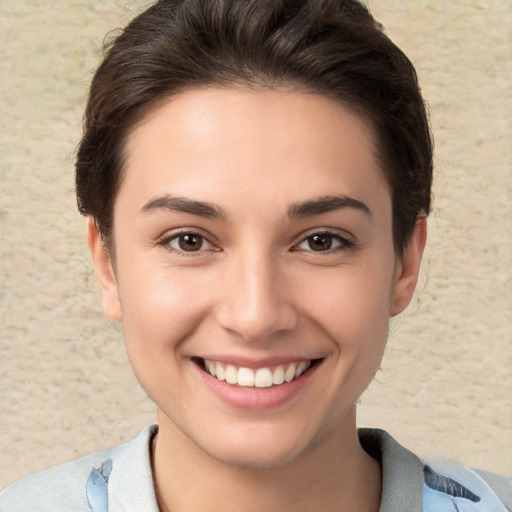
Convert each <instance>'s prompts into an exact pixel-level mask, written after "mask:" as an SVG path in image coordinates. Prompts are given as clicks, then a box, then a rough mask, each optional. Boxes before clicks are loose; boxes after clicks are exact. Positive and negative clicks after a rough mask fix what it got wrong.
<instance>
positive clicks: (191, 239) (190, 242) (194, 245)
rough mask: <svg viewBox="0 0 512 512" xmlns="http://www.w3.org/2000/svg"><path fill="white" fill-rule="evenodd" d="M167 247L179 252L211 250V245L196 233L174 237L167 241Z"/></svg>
mask: <svg viewBox="0 0 512 512" xmlns="http://www.w3.org/2000/svg"><path fill="white" fill-rule="evenodd" d="M169 245H170V246H171V247H172V248H173V249H174V250H176V251H181V252H198V251H201V250H205V249H210V248H211V244H210V243H209V242H208V241H207V240H206V239H205V238H204V237H202V236H201V235H198V234H196V233H182V234H181V235H178V236H175V237H174V238H172V239H171V240H170V241H169Z"/></svg>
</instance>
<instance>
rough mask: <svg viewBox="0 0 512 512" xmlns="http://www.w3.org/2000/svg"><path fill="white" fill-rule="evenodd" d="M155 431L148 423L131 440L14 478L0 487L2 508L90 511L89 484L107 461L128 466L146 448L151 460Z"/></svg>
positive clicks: (9, 510)
mask: <svg viewBox="0 0 512 512" xmlns="http://www.w3.org/2000/svg"><path fill="white" fill-rule="evenodd" d="M153 432H154V427H147V428H146V429H144V430H143V431H142V432H141V433H140V434H139V436H138V437H137V438H136V439H134V440H133V441H131V442H129V443H126V444H124V445H121V446H118V447H116V448H112V449H110V450H105V451H98V452H94V453H92V454H90V455H86V456H85V457H81V458H79V459H76V460H73V461H70V462H66V463H64V464H60V465H58V466H54V467H52V468H49V469H45V470H43V471H40V472H38V473H35V474H33V475H30V476H28V477H26V478H23V479H21V480H19V481H17V482H14V483H13V484H11V485H9V486H8V487H6V488H5V489H3V490H2V491H0V511H1V512H26V511H28V510H36V509H37V511H38V512H60V511H62V512H69V511H70V510H73V511H76V512H82V511H84V512H85V511H87V512H90V510H91V508H90V506H89V500H88V492H87V487H88V486H90V484H91V481H92V480H93V478H94V476H95V475H101V474H102V473H101V471H102V468H104V467H105V465H107V466H108V465H112V464H113V465H114V466H116V463H117V464H118V465H123V466H124V465H125V464H126V462H128V463H129V460H130V459H134V458H136V457H137V453H144V452H145V454H146V459H148V461H149V452H148V450H147V446H148V442H149V439H150V438H151V436H152V433H153ZM127 459H128V460H127ZM106 476H107V477H108V475H106ZM106 481H108V478H106ZM88 482H89V483H88ZM93 483H94V482H93Z"/></svg>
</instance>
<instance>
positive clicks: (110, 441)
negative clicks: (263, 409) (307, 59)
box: [0, 0, 512, 486]
mask: <svg viewBox="0 0 512 512" xmlns="http://www.w3.org/2000/svg"><path fill="white" fill-rule="evenodd" d="M145 3H146V2H141V1H139V2H122V1H121V0H96V1H92V0H38V1H37V0H1V3H0V9H1V12H0V14H1V16H0V23H1V26H0V37H1V48H0V62H1V65H2V71H1V91H0V92H1V94H0V123H1V125H0V138H1V139H0V142H1V148H0V172H1V177H0V180H1V182H0V183H1V190H0V223H1V224H0V229H1V242H0V243H1V246H0V257H1V263H0V265H1V266H0V297H1V310H0V314H1V331H0V336H1V339H0V358H1V359H0V372H1V374H0V375H1V377H0V397H1V398H0V407H1V409H0V486H2V485H5V484H7V483H9V482H11V481H13V480H14V479H16V478H19V477H21V476H23V475H26V474H28V473H30V472H33V471H35V470H39V469H41V468H44V467H46V466H48V465H53V464H55V463H58V462H61V461H64V460H67V459H70V458H74V457H77V456H79V455H82V454H85V453H87V452H89V451H92V450H95V449H99V448H104V447H109V446H112V445H114V444H119V443H120V442H122V441H124V440H128V439H130V438H131V437H133V436H134V435H135V434H136V433H137V432H138V430H139V429H140V428H141V427H142V426H143V425H145V424H146V423H148V422H150V421H153V419H154V413H153V406H152V404H151V403H150V402H149V401H148V399H147V398H146V397H145V396H144V394H143V392H142V391H141V390H140V389H139V387H138V385H137V383H136V382H135V380H134V378H133V377H132V375H131V371H130V369H129V366H128V363H127V361H126V357H125V355H124V349H123V344H122V337H121V332H120V330H119V328H118V327H116V326H112V325H111V324H110V322H109V321H107V320H106V319H105V318H104V317H103V314H102V312H101V309H100V301H99V294H98V291H97V288H96V284H95V280H94V276H93V274H92V269H91V265H90V262H89V259H88V255H87V254H86V248H85V243H84V239H83V231H84V229H83V219H81V218H80V217H79V215H78V214H77V213H76V210H75V203H74V197H73V153H74V149H75V147H76V144H77V142H78V140H79V136H80V122H81V115H82V109H83V103H84V98H85V91H86V87H87V84H88V82H89V80H90V78H91V73H92V71H93V69H94V67H95V65H96V64H97V62H98V58H99V55H100V53H101V43H102V38H103V36H104V34H105V33H106V32H107V31H108V30H110V29H112V28H116V27H120V26H123V25H124V24H125V22H126V21H127V20H128V19H129V18H130V16H131V15H132V14H133V13H134V12H135V11H136V10H137V9H139V8H140V7H141V6H142V5H144V4H145ZM371 6H372V7H373V8H374V12H375V14H376V15H377V16H378V17H379V18H380V19H381V21H382V22H383V23H384V25H385V26H386V29H387V31H388V33H389V34H391V35H392V37H393V39H394V40H395V41H396V42H397V43H398V44H399V45H400V46H402V47H403V48H404V49H405V51H406V52H407V53H408V54H409V56H410V57H411V58H412V60H413V61H414V62H415V63H416V65H417V69H418V72H419V75H420V79H421V82H422V85H423V89H424V93H425V96H426V97H427V98H428V100H429V103H430V107H431V111H432V124H433V128H434V132H435V136H436V149H437V157H436V167H437V170H436V173H437V182H436V194H435V195H436V198H435V208H434V212H433V214H432V217H431V221H430V237H429V245H428V251H427V256H426V259H425V261H424V273H423V276H422V279H421V282H420V285H419V291H418V293H417V296H416V299H415V301H414V303H413V305H412V306H411V307H410V309H409V310H408V312H407V313H406V314H404V315H402V317H401V318H400V319H398V320H397V321H395V322H394V323H393V325H392V333H391V336H390V343H389V349H388V352H387V355H386V358H385V360H384V362H383V364H382V370H381V371H380V372H379V374H378V375H377V378H376V380H375V382H374V383H373V384H372V386H371V387H370V390H369V391H368V392H367V393H366V395H365V396H364V397H363V399H362V404H361V407H360V416H359V422H360V424H361V425H369V426H380V427H383V428H386V429H388V430H389V431H390V432H391V433H392V434H393V435H395V436H396V437H397V438H398V439H399V440H400V441H401V442H402V443H403V444H405V445H406V446H408V447H410V448H411V449H412V450H414V451H416V452H417V453H418V454H420V455H434V456H437V455H445V456H448V457H451V458H455V459H457V460H461V461H464V462H465V463H467V464H470V465H474V466H479V467H482V468H486V469H490V470H494V471H497V472H501V473H505V474H509V475H512V433H511V432H512V429H511V427H512V375H511V362H512V361H511V360H512V348H511V337H512V336H511V332H512V318H511V311H512V286H511V281H512V261H511V260H512V225H511V222H512V221H511V219H512V215H511V214H512V212H511V209H512V208H511V201H510V198H511V193H512V172H511V169H512V154H511V140H512V137H511V136H512V133H511V131H512V130H511V123H510V119H511V115H512V92H511V88H512V79H511V76H512V74H511V67H512V66H511V62H512V45H511V40H510V34H511V26H512V2H509V1H508V0H501V1H500V0H464V1H450V2H447V1H445V0H422V1H419V0H401V1H399V0H373V1H372V2H371Z"/></svg>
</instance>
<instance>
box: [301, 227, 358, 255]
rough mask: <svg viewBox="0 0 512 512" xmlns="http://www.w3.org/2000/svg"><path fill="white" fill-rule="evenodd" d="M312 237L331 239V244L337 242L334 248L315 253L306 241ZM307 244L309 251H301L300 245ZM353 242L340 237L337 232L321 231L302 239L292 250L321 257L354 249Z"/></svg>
mask: <svg viewBox="0 0 512 512" xmlns="http://www.w3.org/2000/svg"><path fill="white" fill-rule="evenodd" d="M314 237H328V238H330V239H331V241H332V242H337V243H338V245H337V246H336V247H333V248H331V247H329V248H327V249H325V250H320V251H315V250H313V249H312V248H311V245H309V243H308V241H311V240H312V239H313V238H314ZM305 243H308V245H309V249H301V247H300V246H301V245H302V244H305ZM354 245H355V244H354V242H353V241H352V240H349V239H348V238H346V237H344V236H341V235H340V233H339V232H337V231H330V230H323V231H315V232H313V233H311V234H309V235H308V236H306V237H304V238H303V239H302V240H301V241H300V242H299V244H297V245H296V246H295V248H294V250H296V251H304V252H311V253H314V254H321V255H329V254H333V253H337V252H340V251H344V250H347V249H350V248H352V247H354Z"/></svg>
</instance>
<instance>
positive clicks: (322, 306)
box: [87, 88, 426, 512]
mask: <svg viewBox="0 0 512 512" xmlns="http://www.w3.org/2000/svg"><path fill="white" fill-rule="evenodd" d="M375 148H376V145H375V140H374V134H373V131H372V128H371V126H369V125H368V123H367V122H366V121H365V120H364V119H362V118H361V117H360V116H358V115H356V114H355V113H353V112H351V111H350V110H349V109H347V108H346V107H343V106H342V105H340V104H337V103H334V102H333V101H331V100H329V99H326V98H324V97H321V96H318V95H313V94H306V93H301V92H296V91H295V92H291V91H286V90H267V89H265V90H249V89H243V88H207V89H201V90H191V91H188V92H184V93H181V94H179V95H177V96H175V97H173V98H171V99H170V100H169V102H167V103H165V104H164V105H163V106H159V107H158V108H157V109H156V110H155V111H154V112H153V113H152V114H151V115H149V116H147V117H146V118H145V119H144V120H143V122H142V123H140V124H139V125H138V126H137V127H136V128H135V130H134V131H133V132H132V133H131V135H130V136H129V138H128V140H127V145H126V156H127V161H126V168H125V177H124V179H123V183H122V185H121V187H120V190H119V193H118V197H117V199H116V203H115V208H114V231H113V235H114V241H115V242H114V243H115V255H116V257H115V261H112V260H111V258H110V256H109V254H108V252H107V251H106V250H105V248H104V247H103V245H102V243H101V239H100V237H99V235H98V232H97V230H96V228H95V225H94V220H93V219H89V220H88V225H87V233H88V242H89V247H90V250H91V253H92V256H93V260H94V263H95V267H96V271H97V275H98V279H99V282H100V286H101V290H102V296H103V304H104V309H105V312H106V314H107V315H108V316H109V317H110V318H111V319H113V320H115V321H118V322H122V323H123V328H124V334H125V339H126V347H127V351H128V355H129V358H130V361H131V364H132V366H133V369H134V372H135V374H136V376H137V378H138V380H139V382H140V383H141V385H142V386H143V388H144V389H145V390H146V391H147V392H148V394H149V395H150V396H151V397H152V399H153V400H154V401H155V403H156V405H157V407H158V423H159V433H158V436H157V438H156V439H155V441H154V443H153V472H154V480H155V485H156V490H157V496H158V500H159V505H160V507H161V509H162V510H163V511H165V510H173V511H174V512H177V511H179V512H186V511H204V510H209V511H216V510H219V511H220V510H222V511H225V510H246V511H252V510H254V511H256V510H262V509H263V507H265V510H275V511H277V510H279V511H286V510H294V511H297V510H299V511H300V510H304V511H306V510H319V511H322V510H324V511H331V510H339V511H344V510H360V511H363V512H364V511H377V510H378V507H379V502H380V482H381V476H380V468H379V465H378V464H377V462H376V461H374V460H373V459H372V458H371V457H369V456H368V455H367V454H366V452H364V450H363V449H362V448H361V446H360V445H359V442H358V439H357V433H356V414H355V408H356V406H355V403H356V401H357V399H358V398H359V396H360V395H361V394H362V392H363V391H364V390H365V389H366V387H367V386H368V384H369V383H370V381H371V380H372V378H373V376H374V375H375V372H376V371H377V369H378V366H379V363H380V361H381V358H382V354H383V351H384V348H385V344H386V338H387V331H388V326H389V318H390V316H393V315H396V314H398V313H400V312H401V311H402V310H403V309H404V308H405V307H406V306H407V305H408V303H409V302H410V300H411V297H412V294H413V291H414V287H415V285H416V280H417V276H418V270H419V265H420V260H421V255H422V252H423V248H424V245H425V237H426V220H425V217H424V216H423V215H420V216H419V218H418V221H417V224H416V229H415V231H414V233H413V235H412V236H411V239H410V240H409V242H408V245H407V247H406V250H405V254H404V256H403V258H401V259H399V258H397V256H396V254H395V252H394V248H393V240H392V206H391V195H390V191H389V188H388V186H387V184H386V181H385V178H384V173H383V171H382V169H381V168H380V163H379V159H378V157H377V155H376V149H375ZM175 198H181V199H180V201H181V202H180V201H176V200H175ZM184 198H186V201H185V200H184ZM325 198H331V200H330V201H325ZM332 198H336V199H337V201H333V200H332ZM339 198H342V199H343V200H342V201H339ZM346 198H350V200H349V201H347V200H346ZM169 199H171V200H169ZM191 201H192V203H191ZM194 201H195V202H197V201H200V202H201V206H204V204H203V203H206V206H207V207H208V208H210V210H208V208H207V209H206V212H207V213H208V215H205V210H204V208H203V210H201V211H198V207H197V203H194ZM322 201H323V202H322ZM311 204H314V205H316V206H317V209H316V210H318V205H319V204H320V205H321V206H322V207H323V209H326V210H327V211H323V212H319V211H316V210H315V209H314V208H312V207H311ZM326 204H327V206H326ZM308 205H309V206H308ZM361 205H363V206H361ZM184 209H185V210H187V211H183V210H184ZM326 232H329V233H331V234H326ZM183 233H189V234H191V233H193V234H195V236H197V237H202V238H196V239H195V240H196V242H198V243H197V244H196V245H194V249H198V250H194V251H189V252H186V251H183V250H181V249H180V244H179V242H180V240H181V242H183V241H184V239H183V238H179V235H180V234H181V235H182V236H183ZM315 234H320V235H321V236H322V237H324V238H323V241H327V242H330V243H331V248H330V249H328V250H319V246H318V245H315V244H314V243H313V244H312V245H311V242H312V241H313V242H314V240H313V238H312V236H313V235H315ZM201 244H202V245H201ZM327 245H328V244H327ZM322 247H323V246H322ZM197 358H206V359H213V360H219V361H228V362H235V363H236V362H240V364H239V365H240V366H243V365H252V366H254V367H258V366H265V364H263V363H269V364H270V362H279V361H281V360H297V361H299V360H304V359H308V360H309V359H315V360H317V359H318V360H320V361H321V362H320V363H319V364H317V365H316V366H315V368H314V371H312V372H311V373H310V375H309V376H308V378H307V381H306V380H305V382H306V383H305V384H304V385H303V386H302V387H301V388H300V390H299V392H298V393H296V394H294V395H293V396H292V398H291V399H289V400H286V401H285V403H283V404H280V405H278V406H275V407H269V408H265V409H264V410H254V409H251V408H243V407H235V406H233V405H232V404H230V403H226V402H225V401H223V400H222V399H220V398H219V397H218V396H217V395H215V394H214V393H213V392H212V390H211V389H210V387H209V386H208V385H206V384H205V374H204V372H203V371H202V370H201V369H200V368H199V367H198V365H197V364H196V361H197V360H198V359H197ZM208 378H210V377H208ZM249 393H259V391H257V390H250V391H249ZM333 454H336V455H335V456H333ZM198 482H200V485H198Z"/></svg>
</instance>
